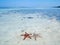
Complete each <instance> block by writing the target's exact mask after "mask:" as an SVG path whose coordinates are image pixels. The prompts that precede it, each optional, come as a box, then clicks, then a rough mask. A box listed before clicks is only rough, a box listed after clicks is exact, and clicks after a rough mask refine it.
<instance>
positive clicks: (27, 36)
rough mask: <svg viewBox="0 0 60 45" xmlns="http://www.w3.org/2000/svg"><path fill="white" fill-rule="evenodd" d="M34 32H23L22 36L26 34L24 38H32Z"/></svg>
mask: <svg viewBox="0 0 60 45" xmlns="http://www.w3.org/2000/svg"><path fill="white" fill-rule="evenodd" d="M30 35H32V34H28V33H27V32H25V34H22V35H21V36H24V39H23V40H25V39H26V38H30V39H31V36H30Z"/></svg>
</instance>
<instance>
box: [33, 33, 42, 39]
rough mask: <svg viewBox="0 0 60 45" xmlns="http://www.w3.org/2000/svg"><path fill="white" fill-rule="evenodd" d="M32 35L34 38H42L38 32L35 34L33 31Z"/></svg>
mask: <svg viewBox="0 0 60 45" xmlns="http://www.w3.org/2000/svg"><path fill="white" fill-rule="evenodd" d="M32 37H34V39H35V40H37V38H38V37H40V38H42V37H41V36H40V35H39V34H35V33H33V36H32Z"/></svg>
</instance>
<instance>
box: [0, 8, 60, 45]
mask: <svg viewBox="0 0 60 45" xmlns="http://www.w3.org/2000/svg"><path fill="white" fill-rule="evenodd" d="M24 32H28V33H38V34H41V36H42V37H43V38H37V40H36V41H35V40H34V39H33V38H32V39H31V40H30V39H26V40H23V37H21V36H20V35H21V34H23V33H24ZM29 44H30V45H60V9H57V8H56V9H37V8H35V9H33V8H4V9H2V8H0V45H29Z"/></svg>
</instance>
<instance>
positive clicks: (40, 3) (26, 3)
mask: <svg viewBox="0 0 60 45" xmlns="http://www.w3.org/2000/svg"><path fill="white" fill-rule="evenodd" d="M59 5H60V0H0V7H32V8H46V7H53V6H59Z"/></svg>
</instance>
